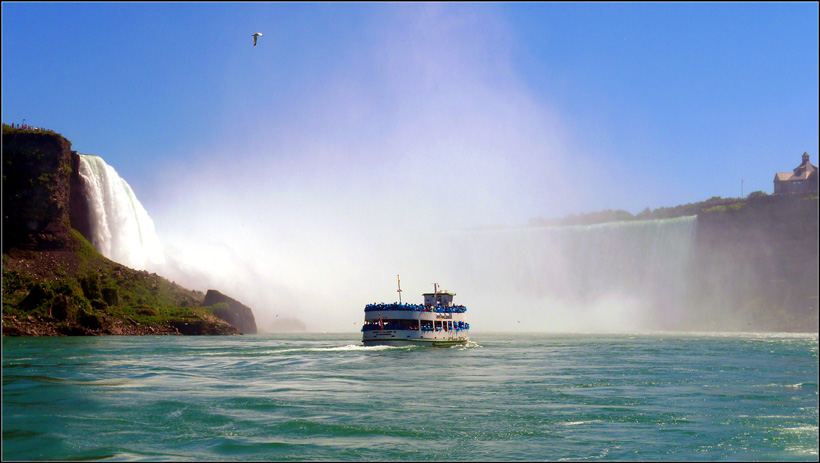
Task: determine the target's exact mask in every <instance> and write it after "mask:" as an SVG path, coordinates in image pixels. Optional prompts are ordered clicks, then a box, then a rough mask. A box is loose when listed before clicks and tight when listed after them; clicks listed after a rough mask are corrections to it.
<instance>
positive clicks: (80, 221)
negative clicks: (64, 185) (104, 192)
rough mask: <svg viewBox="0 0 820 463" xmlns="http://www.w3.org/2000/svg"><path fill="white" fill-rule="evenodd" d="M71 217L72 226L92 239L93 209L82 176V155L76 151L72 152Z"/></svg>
mask: <svg viewBox="0 0 820 463" xmlns="http://www.w3.org/2000/svg"><path fill="white" fill-rule="evenodd" d="M69 185H70V194H69V218H70V220H71V228H73V229H75V230H77V231H78V232H80V233H81V234H82V235H83V236H84V237H85V238H86V239H87V240H89V241H91V230H92V224H91V211H90V206H89V204H88V194H87V192H86V191H85V184H84V183H83V181H82V179H81V178H80V155H79V154H77V152H76V151H72V152H71V176H70V177H69Z"/></svg>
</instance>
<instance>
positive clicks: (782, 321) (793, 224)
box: [684, 195, 820, 332]
mask: <svg viewBox="0 0 820 463" xmlns="http://www.w3.org/2000/svg"><path fill="white" fill-rule="evenodd" d="M738 205H739V206H740V207H737V208H731V207H728V208H718V209H717V210H711V211H710V210H706V211H702V212H701V213H700V214H699V215H698V228H697V239H696V243H697V246H696V247H695V251H696V252H695V255H694V257H693V263H694V271H695V273H694V278H693V283H692V285H693V287H692V289H691V291H690V292H689V294H688V301H687V306H688V307H689V312H690V314H691V316H690V319H689V320H688V321H687V324H685V325H684V328H702V329H709V330H731V331H734V330H741V331H803V332H817V330H818V286H820V276H819V275H818V269H819V268H820V262H819V261H818V246H820V239H819V237H818V198H817V196H813V197H810V196H797V195H776V196H764V197H757V198H750V199H749V200H747V201H746V202H745V203H742V204H738Z"/></svg>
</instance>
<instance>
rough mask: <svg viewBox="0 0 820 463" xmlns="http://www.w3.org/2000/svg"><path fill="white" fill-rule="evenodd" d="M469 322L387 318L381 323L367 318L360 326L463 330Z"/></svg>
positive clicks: (364, 328) (365, 327)
mask: <svg viewBox="0 0 820 463" xmlns="http://www.w3.org/2000/svg"><path fill="white" fill-rule="evenodd" d="M469 329H470V324H469V323H467V322H464V321H450V320H436V321H435V324H433V320H422V321H421V324H419V322H417V321H415V320H388V321H382V323H381V325H380V324H379V322H378V320H368V321H367V322H365V324H364V326H362V332H365V331H373V330H409V331H456V332H458V331H463V330H469Z"/></svg>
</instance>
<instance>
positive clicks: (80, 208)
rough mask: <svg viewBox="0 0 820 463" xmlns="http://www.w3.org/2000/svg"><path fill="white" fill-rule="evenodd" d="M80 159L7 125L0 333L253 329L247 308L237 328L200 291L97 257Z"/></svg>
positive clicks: (57, 141) (64, 143)
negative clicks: (0, 330) (206, 304)
mask: <svg viewBox="0 0 820 463" xmlns="http://www.w3.org/2000/svg"><path fill="white" fill-rule="evenodd" d="M78 166H79V156H78V155H77V154H76V153H74V152H72V151H71V142H69V141H68V140H66V139H65V138H63V137H62V136H60V135H59V134H56V133H45V132H34V131H23V130H15V129H12V128H10V127H8V126H6V125H4V126H3V212H4V215H3V335H7V336H8V335H12V336H14V335H18V336H19V335H23V336H39V335H47V336H52V335H100V334H137V335H140V334H241V333H242V332H248V333H250V332H254V333H255V332H256V327H255V324H254V325H253V330H252V331H251V330H250V329H249V326H250V325H249V324H248V319H250V320H251V323H253V314H252V312H251V310H250V309H249V308H247V307H245V306H242V307H243V308H244V309H242V310H238V311H234V312H235V313H236V314H237V315H239V316H238V317H235V319H236V320H238V321H237V323H239V324H240V325H241V326H242V328H238V327H237V326H234V325H232V324H231V323H230V322H228V321H225V319H226V318H230V317H229V316H226V315H224V314H223V317H218V316H216V315H215V314H214V312H213V311H212V310H211V309H209V308H206V307H203V300H204V295H203V294H202V293H201V292H196V291H191V290H188V289H185V288H182V287H180V286H179V285H176V284H175V283H173V282H171V281H168V280H166V279H164V278H162V277H161V276H159V275H157V274H155V273H148V272H145V271H138V270H134V269H131V268H128V267H126V266H123V265H120V264H118V263H116V262H113V261H111V260H109V259H106V258H105V257H103V256H102V255H100V254H99V253H98V252H97V251H96V250H95V249H94V248H93V247H92V246H91V244H89V242H88V241H87V240H86V238H85V236H89V234H90V230H91V222H90V219H89V212H88V211H89V208H88V204H87V201H86V200H85V196H84V193H83V191H82V190H81V185H82V182H80V181H79V176H78ZM234 312H231V314H234ZM240 330H241V331H240Z"/></svg>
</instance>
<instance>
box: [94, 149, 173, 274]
mask: <svg viewBox="0 0 820 463" xmlns="http://www.w3.org/2000/svg"><path fill="white" fill-rule="evenodd" d="M79 156H80V169H79V175H80V179H81V181H82V184H83V189H84V190H85V195H86V199H87V201H88V209H89V217H88V219H89V224H90V230H89V232H90V235H91V236H86V238H88V240H89V241H90V242H91V245H92V246H94V248H95V249H96V250H97V251H98V252H99V253H100V254H102V255H104V256H105V257H107V258H109V259H111V260H113V261H115V262H119V263H120V264H123V265H126V266H128V267H131V268H134V269H138V270H146V269H149V268H155V267H157V266H160V265H163V264H164V263H165V256H164V254H163V251H162V248H161V246H160V242H159V238H158V237H157V233H156V230H155V229H154V221H153V220H151V217H150V216H149V215H148V212H146V210H145V208H144V207H143V206H142V204H141V203H140V202H139V200H138V199H137V196H136V195H135V194H134V191H133V190H132V189H131V187H130V186H129V185H128V183H127V182H126V181H125V180H123V179H122V178H120V176H119V174H117V171H116V170H114V168H113V167H111V166H109V165H108V164H106V163H105V161H103V159H102V158H101V157H99V156H93V155H89V154H80V155H79Z"/></svg>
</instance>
